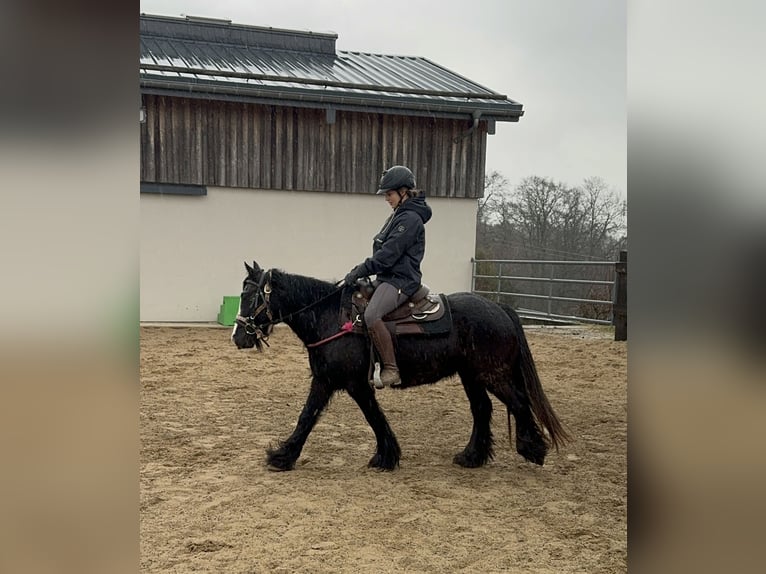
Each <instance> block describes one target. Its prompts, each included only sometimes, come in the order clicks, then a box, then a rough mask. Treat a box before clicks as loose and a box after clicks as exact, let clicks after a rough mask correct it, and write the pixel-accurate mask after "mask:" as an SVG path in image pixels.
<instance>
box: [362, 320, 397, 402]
mask: <svg viewBox="0 0 766 574" xmlns="http://www.w3.org/2000/svg"><path fill="white" fill-rule="evenodd" d="M369 333H370V337H371V338H372V342H373V344H374V345H375V348H376V349H377V350H378V353H380V358H381V360H382V361H383V366H382V368H381V370H380V384H378V383H377V382H376V383H375V388H377V389H382V388H383V387H392V386H396V385H400V384H402V380H401V379H400V378H399V368H398V367H397V366H396V356H395V355H394V342H393V341H392V340H391V333H390V332H389V331H388V329H387V328H386V324H385V323H384V322H383V320H382V319H378V320H377V321H375V322H374V323H373V324H372V325H371V326H370V327H369Z"/></svg>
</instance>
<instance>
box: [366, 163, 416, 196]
mask: <svg viewBox="0 0 766 574" xmlns="http://www.w3.org/2000/svg"><path fill="white" fill-rule="evenodd" d="M400 187H406V188H407V189H415V176H414V175H413V174H412V172H411V171H410V170H409V168H407V167H404V166H403V165H394V166H392V167H389V168H388V169H387V170H386V171H384V172H383V177H381V178H380V185H379V186H378V191H377V192H376V194H375V195H380V194H381V193H386V192H387V191H389V190H391V189H399V188H400Z"/></svg>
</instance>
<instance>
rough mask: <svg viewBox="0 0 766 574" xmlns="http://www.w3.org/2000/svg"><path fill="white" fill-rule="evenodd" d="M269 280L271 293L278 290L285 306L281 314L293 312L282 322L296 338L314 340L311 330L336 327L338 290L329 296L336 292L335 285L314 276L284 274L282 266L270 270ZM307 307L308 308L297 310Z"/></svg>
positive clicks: (325, 329)
mask: <svg viewBox="0 0 766 574" xmlns="http://www.w3.org/2000/svg"><path fill="white" fill-rule="evenodd" d="M270 282H271V286H272V296H273V295H275V294H277V293H278V296H279V299H280V301H281V302H282V304H283V305H284V307H283V308H282V309H283V310H282V311H281V313H280V314H281V315H283V316H284V315H292V317H291V318H290V319H288V320H286V321H285V322H286V323H287V324H288V325H289V326H290V327H291V328H292V329H293V331H295V332H296V334H297V335H298V337H299V338H301V339H304V338H306V337H308V338H309V339H310V340H313V339H316V336H315V335H313V332H317V333H318V332H320V331H321V332H324V331H328V330H329V331H334V330H335V329H336V327H337V322H338V313H339V304H340V303H339V300H338V298H339V297H341V294H340V293H338V296H337V297H332V296H331V295H333V292H335V291H337V287H336V286H335V284H333V283H330V282H329V281H323V280H321V279H316V278H314V277H307V276H305V275H295V274H292V273H286V272H285V271H283V270H281V269H272V270H271V281H270ZM344 293H345V290H344ZM315 303H316V306H314V304H315ZM307 306H310V307H311V308H310V309H307V310H306V311H305V312H300V311H301V310H302V309H304V308H306V307H307ZM296 312H297V313H296ZM304 342H305V341H304Z"/></svg>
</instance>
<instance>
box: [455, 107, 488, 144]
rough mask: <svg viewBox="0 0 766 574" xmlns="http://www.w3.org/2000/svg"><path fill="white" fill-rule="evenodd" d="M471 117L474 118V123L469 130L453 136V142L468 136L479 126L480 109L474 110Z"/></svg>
mask: <svg viewBox="0 0 766 574" xmlns="http://www.w3.org/2000/svg"><path fill="white" fill-rule="evenodd" d="M471 117H472V118H473V125H472V126H471V127H470V128H468V130H467V131H464V132H463V133H462V134H461V135H459V136H457V137H455V138H453V140H452V143H457V142H459V141H460V140H462V139H463V138H467V137H468V136H470V135H471V134H472V133H473V131H474V130H475V129H476V128H478V127H479V118H480V117H481V112H480V111H479V110H474V112H473V113H472V114H471Z"/></svg>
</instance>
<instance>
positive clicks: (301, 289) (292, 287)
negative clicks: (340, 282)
mask: <svg viewBox="0 0 766 574" xmlns="http://www.w3.org/2000/svg"><path fill="white" fill-rule="evenodd" d="M271 284H272V285H273V286H274V287H277V288H278V289H279V290H280V291H281V292H284V293H289V294H290V299H293V300H295V301H306V302H307V303H311V302H312V301H317V300H319V299H321V298H322V297H326V296H327V295H329V294H330V293H332V291H333V290H334V289H335V285H333V284H332V283H330V282H328V281H322V280H321V279H315V278H314V277H307V276H305V275H295V274H293V273H286V272H285V271H283V270H282V269H272V270H271Z"/></svg>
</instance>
